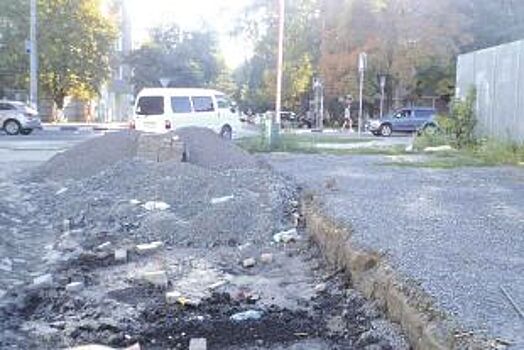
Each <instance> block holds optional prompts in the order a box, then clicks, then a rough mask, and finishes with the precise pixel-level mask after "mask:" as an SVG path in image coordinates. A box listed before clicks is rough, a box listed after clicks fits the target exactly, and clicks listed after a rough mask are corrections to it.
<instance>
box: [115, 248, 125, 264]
mask: <svg viewBox="0 0 524 350" xmlns="http://www.w3.org/2000/svg"><path fill="white" fill-rule="evenodd" d="M115 261H117V262H127V250H126V249H115Z"/></svg>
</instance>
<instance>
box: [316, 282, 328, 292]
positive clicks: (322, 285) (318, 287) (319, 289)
mask: <svg viewBox="0 0 524 350" xmlns="http://www.w3.org/2000/svg"><path fill="white" fill-rule="evenodd" d="M326 289H327V285H326V284H325V283H319V284H317V285H316V286H315V292H317V293H323V292H325V291H326Z"/></svg>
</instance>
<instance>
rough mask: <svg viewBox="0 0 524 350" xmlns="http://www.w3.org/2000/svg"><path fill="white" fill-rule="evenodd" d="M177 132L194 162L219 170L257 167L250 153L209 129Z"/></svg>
mask: <svg viewBox="0 0 524 350" xmlns="http://www.w3.org/2000/svg"><path fill="white" fill-rule="evenodd" d="M176 134H177V135H178V136H179V137H180V139H181V140H182V141H183V142H184V143H185V144H186V148H187V149H188V151H189V162H190V163H192V164H195V165H199V166H201V167H205V168H210V169H217V170H227V169H245V168H256V167H257V161H256V160H255V158H253V157H252V156H251V155H249V153H247V152H246V151H244V150H243V149H241V148H239V147H238V146H236V145H235V144H234V143H231V142H224V140H223V139H221V138H220V136H219V135H217V134H216V133H214V132H213V131H211V130H209V129H203V128H183V129H180V130H177V131H176Z"/></svg>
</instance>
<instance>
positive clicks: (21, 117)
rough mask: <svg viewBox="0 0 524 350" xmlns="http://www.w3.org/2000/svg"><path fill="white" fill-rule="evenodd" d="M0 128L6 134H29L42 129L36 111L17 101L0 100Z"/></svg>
mask: <svg viewBox="0 0 524 350" xmlns="http://www.w3.org/2000/svg"><path fill="white" fill-rule="evenodd" d="M0 129H1V130H4V131H5V133H6V134H8V135H18V134H22V135H29V134H31V133H32V132H33V130H34V129H42V122H41V120H40V118H39V117H38V112H37V111H36V110H34V109H33V108H31V107H29V106H27V105H26V104H25V103H22V102H17V101H7V100H0Z"/></svg>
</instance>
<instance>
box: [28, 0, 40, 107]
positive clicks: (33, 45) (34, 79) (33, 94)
mask: <svg viewBox="0 0 524 350" xmlns="http://www.w3.org/2000/svg"><path fill="white" fill-rule="evenodd" d="M36 1H37V0H31V21H30V22H31V30H30V39H29V41H30V48H29V50H30V52H29V55H30V66H31V68H30V70H31V72H30V80H31V81H30V88H29V90H30V93H29V95H30V97H29V98H30V102H31V105H32V107H34V108H35V109H37V108H38V45H37V30H38V28H37V27H38V19H37V6H36Z"/></svg>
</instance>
